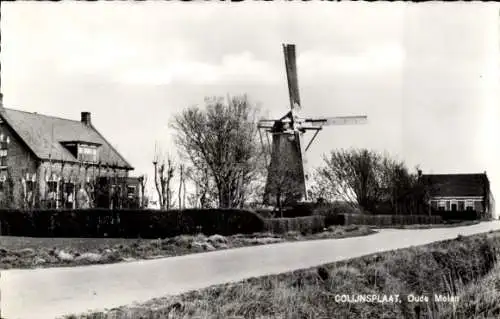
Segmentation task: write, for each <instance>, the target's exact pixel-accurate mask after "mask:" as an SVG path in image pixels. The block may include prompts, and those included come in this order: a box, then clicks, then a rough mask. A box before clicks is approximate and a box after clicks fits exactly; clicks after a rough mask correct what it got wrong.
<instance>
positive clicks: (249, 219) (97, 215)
mask: <svg viewBox="0 0 500 319" xmlns="http://www.w3.org/2000/svg"><path fill="white" fill-rule="evenodd" d="M0 225H1V234H2V235H11V236H31V237H123V238H137V237H141V238H164V237H172V236H176V235H180V234H196V233H200V232H203V233H205V234H206V235H212V234H222V235H233V234H237V233H243V234H249V233H254V232H260V231H262V230H263V229H264V219H262V218H261V217H259V216H258V215H257V214H255V213H254V212H252V211H249V210H239V209H186V210H169V211H158V210H133V209H130V210H127V209H124V210H109V209H79V210H38V211H21V210H0Z"/></svg>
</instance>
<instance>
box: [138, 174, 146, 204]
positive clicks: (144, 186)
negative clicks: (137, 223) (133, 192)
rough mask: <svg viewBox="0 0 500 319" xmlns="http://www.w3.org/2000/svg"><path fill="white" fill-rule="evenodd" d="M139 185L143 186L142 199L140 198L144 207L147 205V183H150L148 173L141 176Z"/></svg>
mask: <svg viewBox="0 0 500 319" xmlns="http://www.w3.org/2000/svg"><path fill="white" fill-rule="evenodd" d="M138 180H139V185H140V187H141V200H140V203H139V205H140V208H144V207H145V206H147V205H146V197H145V195H146V184H147V183H148V176H147V175H146V174H143V175H141V176H139V178H138Z"/></svg>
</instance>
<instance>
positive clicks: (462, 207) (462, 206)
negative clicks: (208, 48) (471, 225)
mask: <svg viewBox="0 0 500 319" xmlns="http://www.w3.org/2000/svg"><path fill="white" fill-rule="evenodd" d="M458 210H459V211H463V210H465V201H463V200H459V201H458Z"/></svg>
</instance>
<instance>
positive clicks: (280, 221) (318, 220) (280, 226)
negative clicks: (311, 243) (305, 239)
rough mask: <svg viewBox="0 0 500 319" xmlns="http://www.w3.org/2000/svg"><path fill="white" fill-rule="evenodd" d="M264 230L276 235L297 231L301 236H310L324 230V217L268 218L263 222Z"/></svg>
mask: <svg viewBox="0 0 500 319" xmlns="http://www.w3.org/2000/svg"><path fill="white" fill-rule="evenodd" d="M265 225H266V230H267V231H269V232H272V233H276V234H284V233H287V232H289V231H297V232H300V233H303V234H312V233H317V232H320V231H322V230H323V229H324V228H325V217H323V216H306V217H296V218H269V219H266V221H265Z"/></svg>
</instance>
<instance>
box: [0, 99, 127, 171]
mask: <svg viewBox="0 0 500 319" xmlns="http://www.w3.org/2000/svg"><path fill="white" fill-rule="evenodd" d="M0 116H1V117H2V118H3V119H4V121H5V122H6V123H7V124H8V125H9V126H10V127H11V128H12V129H13V130H14V131H15V132H16V133H17V134H18V135H19V137H20V138H21V139H22V140H23V141H24V142H25V143H26V145H27V146H28V147H29V148H30V149H31V151H32V152H33V153H34V154H35V155H36V156H37V157H38V158H40V159H45V160H48V159H52V160H56V161H65V162H78V160H77V158H76V157H75V156H74V155H73V154H72V153H71V152H69V151H68V149H66V147H64V146H63V145H62V144H61V143H64V142H68V141H81V142H88V143H92V144H94V145H101V146H100V147H99V155H98V159H99V161H100V162H101V164H103V165H116V166H117V167H120V168H125V169H129V170H131V169H133V167H132V166H130V164H129V163H128V162H127V161H126V160H125V159H124V158H123V157H122V156H121V155H120V154H119V153H118V151H117V150H116V149H115V148H114V147H113V146H112V145H111V144H110V143H109V142H108V141H107V140H106V139H105V138H104V137H103V136H102V135H101V134H100V133H99V132H98V131H97V130H96V129H95V128H94V127H93V126H92V125H85V124H84V123H82V122H80V121H75V120H68V119H62V118H58V117H53V116H47V115H42V114H38V113H30V112H24V111H19V110H13V109H7V108H0Z"/></svg>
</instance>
